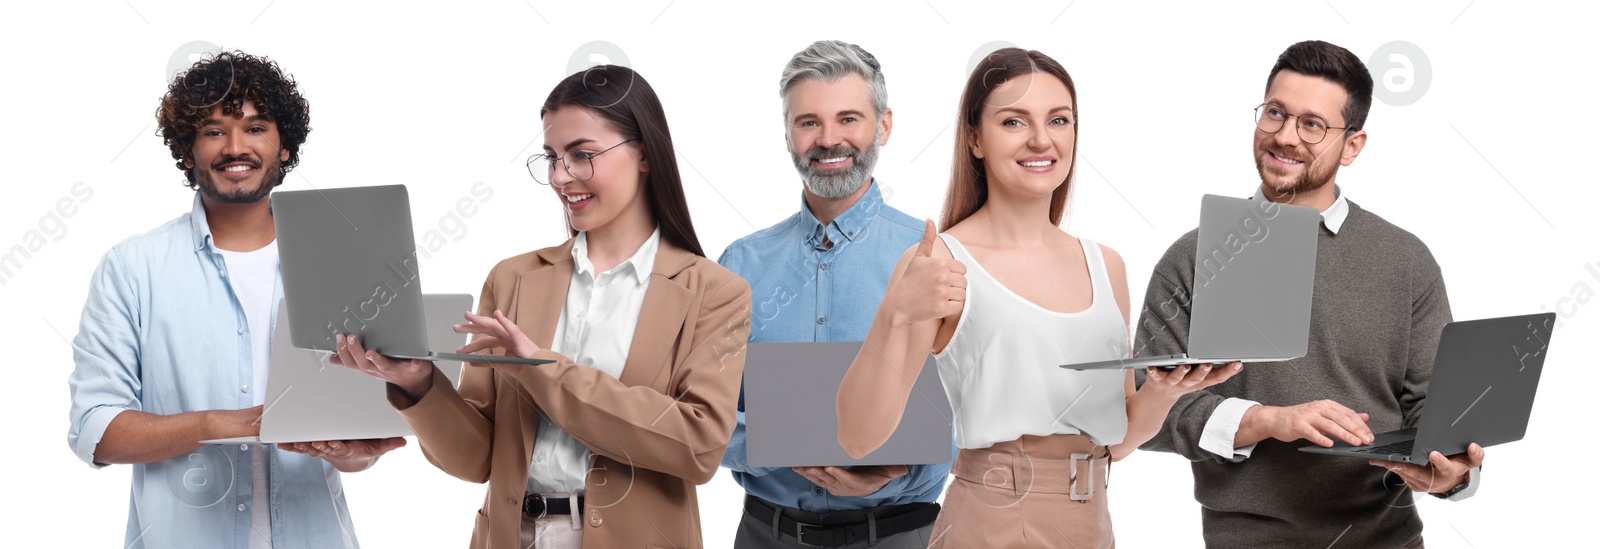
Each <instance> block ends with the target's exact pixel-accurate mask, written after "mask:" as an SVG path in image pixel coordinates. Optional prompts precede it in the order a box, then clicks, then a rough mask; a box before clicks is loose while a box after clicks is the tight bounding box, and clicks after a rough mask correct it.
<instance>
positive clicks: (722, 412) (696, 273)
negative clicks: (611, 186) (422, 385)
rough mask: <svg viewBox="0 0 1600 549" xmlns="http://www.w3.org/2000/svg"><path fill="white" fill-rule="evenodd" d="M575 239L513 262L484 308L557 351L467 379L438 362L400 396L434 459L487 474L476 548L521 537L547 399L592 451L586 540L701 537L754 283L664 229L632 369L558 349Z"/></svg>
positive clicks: (605, 544) (476, 370) (698, 543)
mask: <svg viewBox="0 0 1600 549" xmlns="http://www.w3.org/2000/svg"><path fill="white" fill-rule="evenodd" d="M572 242H573V241H572V240H570V239H569V240H568V241H567V242H566V243H565V244H562V245H560V246H556V247H553V248H545V249H542V250H538V251H535V252H531V253H527V254H523V255H519V256H516V257H512V258H510V259H507V260H505V261H501V262H500V264H498V265H496V266H495V268H494V270H492V271H490V272H489V278H488V280H487V281H485V282H484V285H483V296H482V298H481V299H480V300H479V305H478V312H479V313H480V314H485V315H488V314H492V312H493V311H494V310H495V309H499V310H500V311H501V312H503V313H505V314H506V316H507V317H509V318H511V320H512V321H513V322H516V323H517V326H519V327H520V328H522V330H523V332H525V333H526V334H527V335H528V337H529V338H530V339H532V340H533V341H534V343H537V344H539V346H540V347H542V348H543V349H545V350H543V351H540V352H539V353H538V354H537V355H536V357H537V358H545V359H550V360H554V361H556V362H555V363H553V364H545V365H540V366H527V367H522V368H521V370H520V373H519V374H518V375H517V376H516V378H515V379H512V378H511V377H509V376H505V375H499V374H497V373H496V372H495V370H493V369H490V368H487V367H481V366H473V365H464V366H463V368H462V372H461V385H460V388H459V389H456V388H453V387H452V386H451V385H450V380H449V378H446V377H445V376H444V374H443V373H441V372H439V371H438V369H435V370H434V374H433V388H432V389H431V390H429V392H428V393H427V394H425V395H423V396H422V398H421V399H420V400H417V401H416V402H414V403H413V402H411V401H410V399H408V398H407V397H406V396H405V395H404V394H403V393H401V392H399V391H398V390H397V389H396V388H395V387H394V386H393V385H390V386H389V401H390V403H391V404H393V405H394V407H395V408H396V409H397V410H399V411H400V415H401V416H402V417H404V418H405V420H406V422H407V423H409V424H410V425H411V428H412V429H413V430H415V431H416V433H417V440H418V442H420V444H421V446H422V452H423V454H424V455H425V456H427V458H428V461H431V462H433V464H434V465H437V466H438V467H439V468H440V469H443V470H444V471H445V472H447V473H449V474H451V475H453V476H455V477H458V478H461V479H464V480H468V481H472V482H477V483H488V493H487V494H486V495H485V496H484V498H483V508H482V509H480V510H478V516H477V523H476V524H475V525H474V526H473V531H472V547H495V548H499V547H506V548H511V547H517V546H518V545H519V543H520V539H519V536H520V533H521V518H522V496H523V493H524V491H525V490H526V488H527V480H528V461H529V458H530V457H531V456H532V455H533V441H534V434H535V432H536V431H537V429H538V425H539V415H538V411H539V410H543V411H544V412H545V413H546V414H547V415H549V416H550V420H551V421H553V422H555V424H556V425H559V426H561V428H562V429H564V430H566V431H567V432H568V433H571V434H572V436H573V437H575V438H577V439H578V441H580V442H582V443H583V444H584V445H585V446H587V447H589V450H590V451H591V452H592V453H593V457H592V458H591V460H590V470H589V474H588V476H587V478H586V479H585V489H586V490H587V496H586V502H585V506H584V516H583V519H582V520H583V525H584V532H583V547H585V548H586V549H591V548H610V547H661V548H678V549H685V548H698V547H702V546H703V542H702V540H701V536H700V515H699V502H698V501H697V500H696V499H695V488H694V487H695V485H696V484H704V483H706V482H708V481H710V480H711V477H712V475H713V474H715V473H716V471H717V465H718V464H719V463H720V461H721V460H722V452H723V450H725V449H726V448H727V445H728V439H729V437H730V436H732V433H733V427H734V420H735V410H736V405H737V402H738V398H739V382H740V379H741V376H742V375H743V373H744V356H745V345H746V342H747V341H748V338H749V335H750V286H749V284H747V283H746V282H745V281H744V279H742V278H739V277H738V276H737V275H734V274H733V273H731V272H729V271H728V270H727V269H724V268H722V266H720V265H717V264H716V263H715V262H713V261H711V260H709V259H706V258H703V257H699V256H696V255H694V254H692V253H689V252H687V251H685V250H683V249H682V248H679V247H676V246H673V245H672V244H671V243H669V242H667V241H665V240H663V241H662V242H661V247H660V250H659V251H658V252H657V253H656V262H655V268H654V269H653V271H652V273H651V275H650V286H649V288H648V289H647V290H646V291H645V297H644V305H643V307H642V308H641V309H640V311H639V323H638V327H637V328H636V329H635V331H634V335H633V343H632V345H631V346H630V347H629V349H628V359H627V362H626V364H625V365H624V367H623V370H622V375H621V377H620V378H613V377H611V376H609V375H606V374H605V373H604V372H601V371H600V370H597V369H595V368H591V367H588V366H582V365H578V364H575V363H573V361H572V359H569V358H567V357H565V356H561V355H559V354H556V353H554V352H552V351H550V350H548V349H549V348H550V343H551V339H552V338H553V336H554V334H555V329H556V321H557V319H558V317H559V315H560V314H561V308H562V304H563V303H564V302H565V300H566V295H567V286H568V283H569V282H570V281H571V279H572V268H573V260H572Z"/></svg>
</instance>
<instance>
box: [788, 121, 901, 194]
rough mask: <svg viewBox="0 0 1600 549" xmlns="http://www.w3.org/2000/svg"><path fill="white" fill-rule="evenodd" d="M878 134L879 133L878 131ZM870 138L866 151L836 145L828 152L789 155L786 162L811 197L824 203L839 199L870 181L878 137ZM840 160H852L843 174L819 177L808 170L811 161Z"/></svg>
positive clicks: (818, 173)
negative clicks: (843, 157) (795, 171)
mask: <svg viewBox="0 0 1600 549" xmlns="http://www.w3.org/2000/svg"><path fill="white" fill-rule="evenodd" d="M878 134H879V135H881V134H882V130H881V129H880V130H879V131H878ZM879 135H874V136H873V137H872V145H871V146H869V147H867V150H865V151H861V150H858V149H856V148H855V147H852V146H850V145H849V144H847V143H840V144H838V145H837V146H834V147H832V148H827V149H824V148H821V147H812V148H811V150H809V151H806V153H805V154H799V153H794V152H791V153H789V158H790V159H792V160H793V161H794V167H795V169H796V170H799V172H800V180H801V181H804V182H805V184H806V190H808V191H811V194H814V195H817V196H820V197H822V198H827V199H840V198H844V197H847V196H850V195H851V194H854V193H855V192H856V191H857V190H860V189H861V186H862V185H864V184H866V182H867V181H871V180H872V168H873V166H874V165H876V164H877V163H878V137H879ZM840 156H849V157H852V159H853V161H852V162H851V164H850V169H848V170H845V171H844V173H837V174H831V173H822V172H820V171H818V170H815V169H812V168H811V161H812V160H818V159H822V158H837V157H840Z"/></svg>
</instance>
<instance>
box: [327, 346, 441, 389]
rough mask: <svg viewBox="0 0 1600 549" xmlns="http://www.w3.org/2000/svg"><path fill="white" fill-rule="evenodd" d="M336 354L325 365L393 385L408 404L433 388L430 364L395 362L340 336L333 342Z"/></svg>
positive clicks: (414, 361) (424, 362)
mask: <svg viewBox="0 0 1600 549" xmlns="http://www.w3.org/2000/svg"><path fill="white" fill-rule="evenodd" d="M334 342H335V344H336V345H337V348H338V351H337V352H335V353H334V354H333V356H332V357H330V358H329V359H328V361H329V362H332V363H334V364H338V365H340V366H344V367H346V368H350V369H352V370H360V371H361V372H362V373H364V374H367V375H369V376H372V377H375V378H378V379H381V380H384V381H386V382H389V383H393V384H394V386H395V387H399V388H400V390H401V391H403V392H405V394H406V396H407V397H409V398H410V399H411V401H412V402H416V401H418V400H421V399H422V395H426V394H428V390H429V389H432V388H433V363H432V362H428V361H425V360H395V359H392V358H389V357H386V356H383V355H380V354H378V353H377V352H375V351H368V350H366V349H364V348H362V347H361V340H360V339H359V338H357V337H355V336H346V335H343V334H340V335H338V336H337V338H336V339H335V340H334Z"/></svg>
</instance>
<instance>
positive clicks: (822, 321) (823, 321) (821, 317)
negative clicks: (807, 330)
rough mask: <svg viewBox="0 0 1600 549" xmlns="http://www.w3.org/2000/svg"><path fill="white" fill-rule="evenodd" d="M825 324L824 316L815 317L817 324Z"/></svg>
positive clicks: (826, 320) (825, 318) (826, 321)
mask: <svg viewBox="0 0 1600 549" xmlns="http://www.w3.org/2000/svg"><path fill="white" fill-rule="evenodd" d="M827 323H828V317H825V316H819V317H817V324H827Z"/></svg>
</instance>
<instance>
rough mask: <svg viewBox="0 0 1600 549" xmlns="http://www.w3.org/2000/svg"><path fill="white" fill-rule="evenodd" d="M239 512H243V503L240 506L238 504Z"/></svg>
mask: <svg viewBox="0 0 1600 549" xmlns="http://www.w3.org/2000/svg"><path fill="white" fill-rule="evenodd" d="M239 510H240V511H243V510H244V504H243V503H241V504H239Z"/></svg>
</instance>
